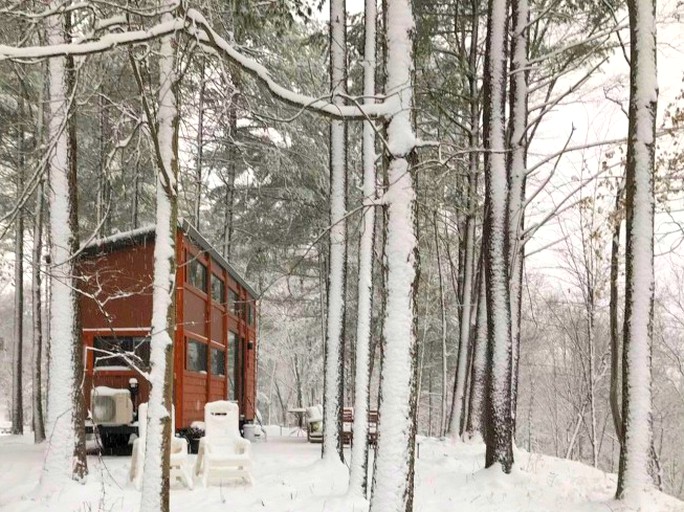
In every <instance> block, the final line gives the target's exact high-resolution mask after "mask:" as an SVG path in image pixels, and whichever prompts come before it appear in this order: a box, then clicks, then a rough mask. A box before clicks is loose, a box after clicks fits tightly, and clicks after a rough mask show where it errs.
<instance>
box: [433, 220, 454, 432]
mask: <svg viewBox="0 0 684 512" xmlns="http://www.w3.org/2000/svg"><path fill="white" fill-rule="evenodd" d="M432 223H433V225H434V228H435V253H436V254H437V276H438V280H439V309H440V312H441V313H440V314H441V339H442V399H441V407H440V416H439V435H440V436H443V435H444V434H445V433H446V431H447V428H448V427H449V425H448V422H449V418H448V417H447V399H448V396H447V346H446V344H447V343H446V339H447V316H446V304H445V303H444V284H443V279H442V257H441V253H440V250H439V230H438V229H437V211H435V212H434V214H433V217H432ZM456 378H458V375H457V377H456ZM456 403H457V398H456V397H454V407H456ZM453 416H455V414H454V415H453ZM457 433H458V430H457ZM457 436H458V434H457Z"/></svg>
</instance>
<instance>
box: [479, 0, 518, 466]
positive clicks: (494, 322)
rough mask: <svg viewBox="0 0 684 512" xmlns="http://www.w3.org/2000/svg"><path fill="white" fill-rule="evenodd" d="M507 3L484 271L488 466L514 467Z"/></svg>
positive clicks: (497, 37)
mask: <svg viewBox="0 0 684 512" xmlns="http://www.w3.org/2000/svg"><path fill="white" fill-rule="evenodd" d="M506 4H507V3H506V0H489V7H488V27H487V49H486V54H485V76H484V134H485V138H484V146H485V148H486V150H487V153H486V157H485V196H486V204H485V226H484V239H485V257H484V263H485V271H486V275H487V277H486V283H487V335H488V343H487V394H486V402H485V434H486V435H485V443H486V445H487V450H486V454H485V466H486V467H490V466H492V465H494V464H496V463H499V464H500V465H501V469H502V471H503V472H505V473H510V471H511V468H512V466H513V422H512V409H511V370H512V368H511V316H510V311H511V309H510V305H511V303H510V288H509V286H510V276H509V264H510V253H509V249H510V247H509V238H508V225H509V224H508V215H509V209H508V201H509V196H508V184H507V172H506V157H505V151H506V141H505V135H504V132H505V103H506V94H505V89H506V51H505V46H506V39H507V30H506V12H507V8H506Z"/></svg>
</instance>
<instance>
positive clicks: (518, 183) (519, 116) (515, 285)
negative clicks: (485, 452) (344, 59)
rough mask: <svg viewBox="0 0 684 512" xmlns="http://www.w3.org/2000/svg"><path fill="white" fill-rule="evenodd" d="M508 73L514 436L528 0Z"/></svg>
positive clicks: (518, 0) (519, 0)
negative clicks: (509, 86)
mask: <svg viewBox="0 0 684 512" xmlns="http://www.w3.org/2000/svg"><path fill="white" fill-rule="evenodd" d="M511 5H512V10H513V16H512V22H513V26H512V32H513V33H512V36H511V72H510V84H511V89H510V96H509V97H510V105H511V107H510V120H509V127H510V128H509V135H510V137H509V147H510V152H509V156H508V160H507V166H508V170H507V172H508V183H509V205H508V211H509V213H508V215H509V217H508V237H509V244H510V261H511V266H510V290H511V292H510V293H511V351H512V357H511V359H512V370H511V418H512V422H513V432H514V435H515V426H516V413H517V404H518V373H519V361H520V313H521V306H522V278H523V263H524V260H525V246H524V244H523V240H522V233H523V229H524V220H525V183H526V179H525V175H526V169H527V144H528V138H527V124H528V105H527V101H528V87H527V76H528V72H527V71H526V69H527V67H528V63H527V61H528V57H527V56H528V51H529V50H528V48H529V40H528V27H529V22H530V8H529V4H528V0H513V2H512V3H511Z"/></svg>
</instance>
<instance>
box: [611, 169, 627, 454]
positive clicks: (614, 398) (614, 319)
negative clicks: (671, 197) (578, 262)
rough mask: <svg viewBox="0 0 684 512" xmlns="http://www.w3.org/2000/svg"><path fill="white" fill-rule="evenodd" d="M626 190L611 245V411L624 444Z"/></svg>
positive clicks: (617, 204) (620, 193)
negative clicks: (621, 314) (621, 284)
mask: <svg viewBox="0 0 684 512" xmlns="http://www.w3.org/2000/svg"><path fill="white" fill-rule="evenodd" d="M624 192H625V182H624V180H623V181H622V182H621V183H620V185H619V187H618V190H617V193H616V195H615V213H614V215H615V218H614V220H613V235H612V237H611V245H610V412H611V415H612V417H613V426H614V427H615V436H616V437H617V439H618V442H619V443H620V444H622V414H621V413H620V407H621V400H620V399H621V396H620V356H621V354H622V347H621V345H622V344H621V343H620V332H619V326H618V308H619V300H620V299H619V297H618V276H619V273H620V262H619V259H620V226H621V225H622V214H621V204H622V196H623V194H624Z"/></svg>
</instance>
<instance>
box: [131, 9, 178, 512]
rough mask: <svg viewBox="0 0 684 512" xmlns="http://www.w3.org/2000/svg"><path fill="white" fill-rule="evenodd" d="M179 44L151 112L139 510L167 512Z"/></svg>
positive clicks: (165, 55) (168, 40)
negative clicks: (150, 238) (153, 194)
mask: <svg viewBox="0 0 684 512" xmlns="http://www.w3.org/2000/svg"><path fill="white" fill-rule="evenodd" d="M167 7H169V6H167ZM173 16H174V15H173V13H172V11H171V10H169V12H166V13H164V14H163V15H162V22H168V21H171V20H173ZM175 47H176V43H175V38H174V35H173V34H170V35H166V36H164V37H162V39H161V48H160V57H159V100H158V108H157V119H156V126H155V120H153V119H152V116H151V115H150V116H149V117H148V122H149V123H150V128H151V129H152V133H153V139H154V146H155V153H156V158H157V214H156V229H155V244H154V293H153V296H152V336H151V340H150V379H149V380H150V399H149V407H148V412H147V439H146V441H145V446H146V452H145V464H144V474H143V484H142V500H141V501H140V511H141V512H168V510H169V460H170V455H171V446H170V443H171V436H172V435H173V430H174V426H173V425H172V407H173V400H172V390H173V340H174V333H175V326H176V309H175V300H174V299H175V290H176V230H177V222H178V220H177V217H178V157H177V155H178V110H177V100H176V93H175V88H176V81H177V79H176V71H175V67H176V62H175V60H176V59H175V56H176V53H175ZM153 126H154V128H153Z"/></svg>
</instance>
